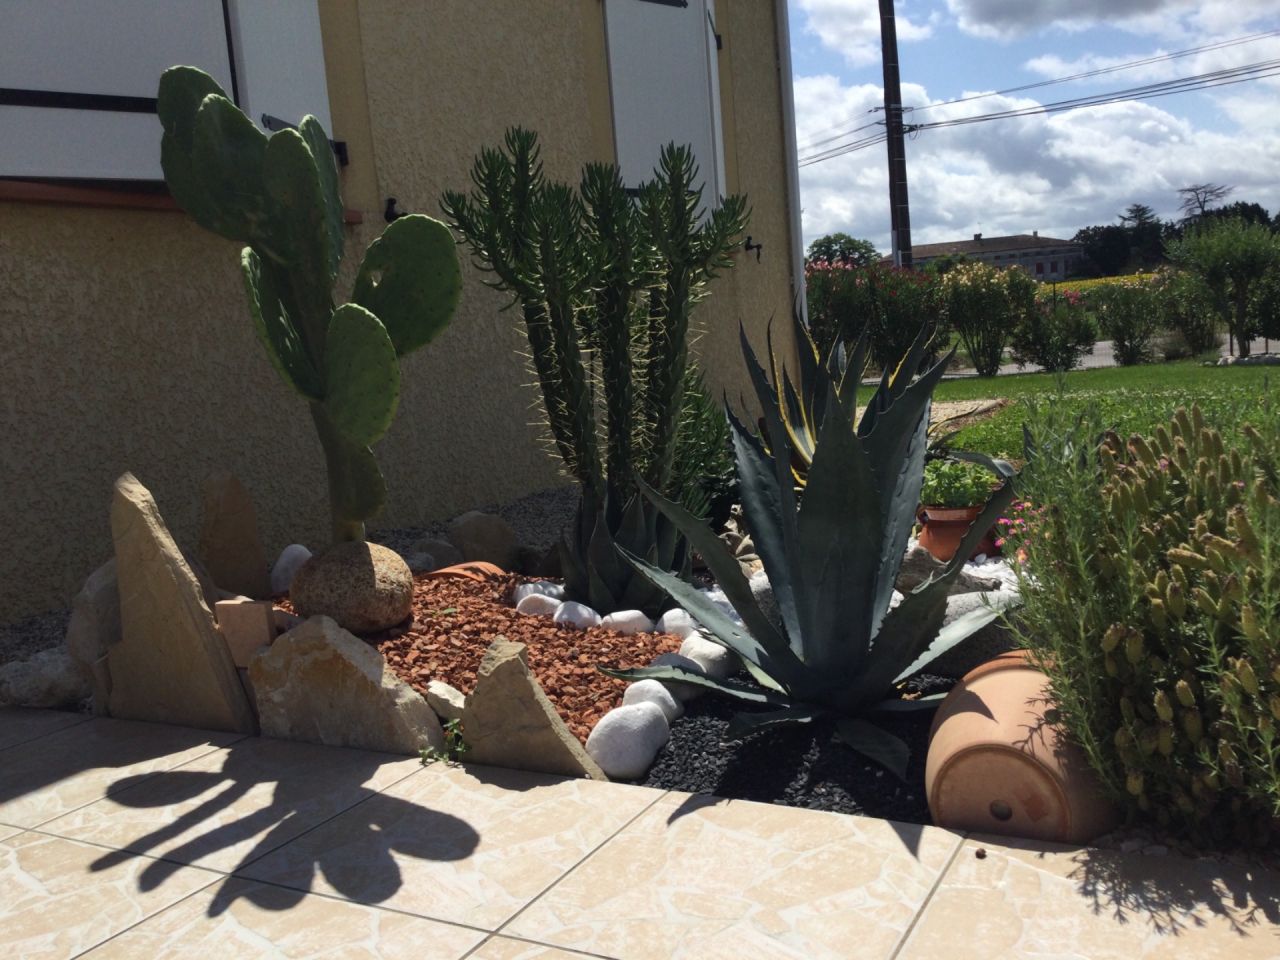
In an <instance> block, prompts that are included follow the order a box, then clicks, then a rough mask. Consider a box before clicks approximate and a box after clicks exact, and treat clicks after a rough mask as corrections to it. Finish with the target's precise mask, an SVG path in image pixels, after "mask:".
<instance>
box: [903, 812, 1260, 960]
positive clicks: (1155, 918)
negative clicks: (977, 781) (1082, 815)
mask: <svg viewBox="0 0 1280 960" xmlns="http://www.w3.org/2000/svg"><path fill="white" fill-rule="evenodd" d="M979 852H981V855H979ZM940 956H945V957H946V958H947V960H1006V958H1011V957H1018V958H1028V960H1059V958H1072V960H1075V958H1082V960H1084V958H1087V960H1157V958H1159V960H1184V958H1185V960H1255V958H1256V960H1263V958H1266V960H1276V958H1277V957H1280V875H1277V874H1276V873H1275V872H1274V871H1272V870H1266V869H1262V868H1257V867H1253V868H1250V867H1246V866H1244V865H1243V864H1235V863H1231V862H1230V861H1220V860H1217V859H1214V858H1202V859H1192V858H1190V857H1185V856H1183V855H1181V854H1179V853H1176V852H1170V853H1166V854H1163V855H1155V854H1143V853H1140V852H1136V851H1135V852H1132V853H1121V852H1119V851H1098V850H1088V849H1081V848H1073V847H1064V846H1058V845H1056V844H1047V843H1033V842H1030V841H1027V842H1019V841H1010V840H1009V839H1008V838H1007V837H1006V838H1001V839H999V840H989V839H970V840H966V841H965V843H964V846H963V847H962V848H961V849H960V852H959V854H958V855H957V856H956V858H955V861H954V862H953V863H952V865H951V867H950V868H949V869H948V870H947V872H946V875H945V876H944V877H943V878H942V882H941V883H940V884H939V886H938V889H937V890H936V891H935V893H934V894H933V896H932V897H931V898H930V900H929V903H928V905H927V906H926V907H925V910H924V912H923V914H922V916H921V917H920V919H919V920H918V921H917V923H916V926H915V928H914V929H913V930H912V932H911V936H910V937H909V938H908V939H907V941H906V943H905V945H904V946H903V949H902V951H901V953H899V954H898V960H936V958H938V957H940Z"/></svg>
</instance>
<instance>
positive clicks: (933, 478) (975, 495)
mask: <svg viewBox="0 0 1280 960" xmlns="http://www.w3.org/2000/svg"><path fill="white" fill-rule="evenodd" d="M1000 482H1001V480H1000V475H999V474H992V473H991V472H990V471H989V470H987V469H986V468H984V467H983V466H981V465H980V464H976V463H972V462H969V461H965V460H950V459H936V460H930V461H929V462H928V463H926V464H925V467H924V484H923V485H922V486H921V488H920V502H921V503H922V504H924V505H925V506H927V507H945V508H950V509H954V508H958V507H972V506H976V505H981V504H984V503H986V502H987V498H988V497H990V496H991V491H992V490H993V489H995V487H997V486H999V484H1000Z"/></svg>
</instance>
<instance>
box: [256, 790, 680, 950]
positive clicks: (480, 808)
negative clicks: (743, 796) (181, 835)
mask: <svg viewBox="0 0 1280 960" xmlns="http://www.w3.org/2000/svg"><path fill="white" fill-rule="evenodd" d="M661 795H662V794H661V793H660V792H659V791H656V790H646V789H643V788H637V787H630V786H625V785H621V784H613V783H599V782H595V781H590V780H563V779H561V778H559V777H550V776H544V775H541V774H531V773H523V772H520V771H516V770H500V769H497V768H492V767H480V766H472V767H468V768H466V769H465V770H464V769H460V768H453V769H451V768H448V767H444V766H442V765H436V766H433V767H431V768H429V769H426V770H423V771H421V772H420V773H416V774H414V775H413V776H411V777H409V778H408V779H406V780H402V781H401V782H400V783H397V784H396V785H395V786H393V787H391V788H390V789H388V790H387V791H385V792H384V793H381V794H379V795H378V796H376V797H374V798H373V799H371V800H368V801H366V802H365V803H362V804H360V805H359V806H358V807H355V808H353V809H351V810H349V811H347V812H346V813H344V814H343V815H342V816H340V817H337V818H336V819H334V820H331V821H330V822H328V823H326V824H324V825H323V826H321V827H319V828H317V829H316V830H314V831H312V832H311V833H309V834H307V835H306V836H304V837H301V838H299V839H298V840H296V841H294V842H293V843H290V844H288V845H287V846H285V847H284V848H283V849H281V850H277V851H276V852H275V853H272V854H269V855H268V856H266V857H264V858H263V859H262V860H259V861H257V862H256V863H254V864H251V865H250V866H248V867H247V868H245V869H244V871H242V873H243V875H245V876H248V877H252V878H255V879H259V880H266V881H270V882H272V883H278V884H282V885H284V886H289V887H294V888H295V889H299V890H312V889H314V890H317V891H324V892H328V893H333V894H336V895H338V896H341V897H344V898H346V899H348V900H354V901H357V902H360V903H370V904H384V905H386V906H388V907H393V908H395V909H397V910H404V911H406V912H408V913H415V914H418V915H419V916H425V917H433V918H435V919H439V920H449V921H453V922H456V923H466V924H470V925H472V926H477V927H483V928H485V929H489V930H493V929H495V928H496V927H497V926H498V925H499V924H501V923H502V922H503V921H505V920H507V919H508V918H509V917H511V916H512V915H513V914H514V913H515V912H516V911H517V910H519V909H520V908H521V907H523V906H525V905H526V904H527V903H529V901H531V900H532V899H533V898H534V897H536V896H537V895H538V894H539V893H540V892H542V890H544V889H545V888H546V887H547V886H549V885H550V884H551V883H553V882H554V881H555V880H556V879H558V878H559V877H560V876H561V875H563V874H564V872H565V871H566V870H568V869H569V868H570V867H572V866H573V865H574V864H575V863H577V862H578V861H579V860H581V859H582V858H583V857H584V856H586V855H587V854H588V853H589V852H590V851H591V850H593V849H594V848H595V847H597V846H598V845H599V844H601V843H603V842H604V841H605V840H607V839H608V838H609V837H610V836H612V835H613V834H614V833H615V832H616V831H617V830H618V829H619V828H621V827H622V826H623V825H624V824H625V823H626V822H627V821H628V820H629V819H630V818H631V817H633V816H635V815H636V814H638V813H639V812H640V811H641V810H643V809H644V808H645V807H646V806H648V805H649V804H650V803H652V802H653V801H654V800H655V799H657V798H658V797H660V796H661ZM317 868H318V869H317Z"/></svg>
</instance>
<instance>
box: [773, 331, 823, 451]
mask: <svg viewBox="0 0 1280 960" xmlns="http://www.w3.org/2000/svg"><path fill="white" fill-rule="evenodd" d="M800 352H801V353H804V350H803V349H802V350H801V351H800ZM778 375H779V374H775V376H778ZM780 375H781V382H782V398H781V406H782V412H783V414H784V416H785V424H784V425H785V426H786V428H787V434H788V436H790V438H791V443H792V445H793V446H794V447H795V448H796V450H798V451H799V453H800V457H801V459H802V460H804V461H805V462H806V463H808V462H809V461H810V460H812V459H813V439H814V437H815V436H816V434H817V432H818V431H817V428H816V427H814V425H813V422H814V420H816V421H817V422H819V423H821V422H822V413H821V411H820V410H817V409H815V404H814V403H812V402H811V401H804V402H802V401H801V399H800V395H799V394H798V393H797V392H796V388H795V385H794V384H792V382H791V376H790V374H788V373H787V371H786V369H785V368H784V369H783V370H781V371H780ZM800 382H801V383H804V381H803V380H801V381H800Z"/></svg>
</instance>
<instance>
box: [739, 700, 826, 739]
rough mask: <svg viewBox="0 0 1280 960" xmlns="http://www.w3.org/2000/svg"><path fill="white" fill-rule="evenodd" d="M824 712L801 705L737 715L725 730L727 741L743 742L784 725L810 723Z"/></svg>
mask: <svg viewBox="0 0 1280 960" xmlns="http://www.w3.org/2000/svg"><path fill="white" fill-rule="evenodd" d="M822 714H823V711H822V710H819V709H817V708H815V707H810V706H807V705H804V704H799V705H797V706H794V707H787V708H786V709H785V710H770V711H769V712H768V713H735V714H734V715H733V718H732V719H731V720H730V721H729V728H728V729H727V730H725V733H724V736H725V739H726V740H742V739H744V738H746V737H749V736H751V735H752V734H753V733H759V732H760V731H761V730H767V729H768V728H770V727H777V726H781V725H782V724H784V723H809V722H810V721H812V720H815V719H817V718H818V717H820V716H822Z"/></svg>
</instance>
